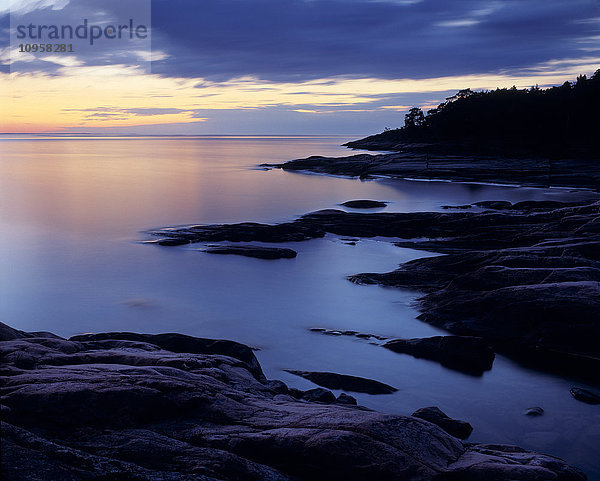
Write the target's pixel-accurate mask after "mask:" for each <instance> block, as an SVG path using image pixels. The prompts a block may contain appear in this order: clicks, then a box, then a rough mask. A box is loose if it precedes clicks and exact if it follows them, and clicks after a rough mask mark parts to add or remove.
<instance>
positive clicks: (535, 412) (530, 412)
mask: <svg viewBox="0 0 600 481" xmlns="http://www.w3.org/2000/svg"><path fill="white" fill-rule="evenodd" d="M543 414H544V410H543V409H542V408H541V407H539V406H535V407H532V408H527V409H526V410H525V416H532V417H537V416H543Z"/></svg>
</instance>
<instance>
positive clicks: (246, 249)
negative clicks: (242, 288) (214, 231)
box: [202, 245, 298, 259]
mask: <svg viewBox="0 0 600 481" xmlns="http://www.w3.org/2000/svg"><path fill="white" fill-rule="evenodd" d="M202 252H206V253H208V254H222V255H238V256H245V257H255V258H257V259H293V258H294V257H296V256H297V255H298V253H297V252H296V251H294V250H292V249H281V248H277V247H262V246H253V245H240V246H218V247H209V248H208V249H204V250H203V251H202Z"/></svg>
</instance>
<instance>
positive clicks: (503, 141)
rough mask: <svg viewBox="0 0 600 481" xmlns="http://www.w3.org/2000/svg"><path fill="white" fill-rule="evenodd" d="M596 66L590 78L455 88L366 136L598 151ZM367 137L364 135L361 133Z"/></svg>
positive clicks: (532, 150)
mask: <svg viewBox="0 0 600 481" xmlns="http://www.w3.org/2000/svg"><path fill="white" fill-rule="evenodd" d="M599 113H600V70H597V71H596V72H595V73H594V74H593V75H592V76H591V77H590V78H588V77H586V76H585V75H580V76H579V77H577V80H576V81H574V82H565V83H564V84H562V85H560V86H556V87H550V88H546V89H541V88H539V87H538V86H534V87H531V88H529V89H517V88H516V87H512V88H503V89H500V88H498V89H496V90H490V91H480V92H475V91H472V90H471V89H464V90H460V91H459V92H458V93H456V95H453V96H452V97H448V98H447V99H446V101H445V102H442V103H441V104H440V105H438V106H437V107H436V108H434V109H432V110H429V111H428V112H427V114H425V113H424V112H423V111H422V110H421V109H420V108H419V107H413V108H411V109H410V110H409V111H408V113H407V114H406V115H405V121H404V126H403V127H401V128H399V129H395V130H387V131H386V132H383V133H382V134H378V135H377V136H372V137H370V138H369V139H370V141H371V142H373V141H375V142H377V141H378V140H381V141H382V142H385V143H387V144H389V143H390V142H392V143H393V142H397V143H399V144H401V143H403V142H405V143H406V142H413V143H414V142H424V143H443V144H449V145H452V144H454V145H456V146H461V147H463V148H464V149H466V150H475V151H490V152H495V153H498V152H506V153H522V154H526V155H528V154H543V155H548V156H557V157H561V156H583V157H589V156H598V154H599V153H600V122H599V121H598V119H599V117H598V115H599ZM365 140H367V139H365Z"/></svg>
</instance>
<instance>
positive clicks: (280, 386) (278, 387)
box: [264, 380, 289, 394]
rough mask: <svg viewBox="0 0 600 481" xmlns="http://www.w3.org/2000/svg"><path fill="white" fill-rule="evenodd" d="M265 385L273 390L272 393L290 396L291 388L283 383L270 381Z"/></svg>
mask: <svg viewBox="0 0 600 481" xmlns="http://www.w3.org/2000/svg"><path fill="white" fill-rule="evenodd" d="M264 384H265V386H267V387H268V388H269V389H271V391H273V392H275V393H277V394H288V393H289V388H288V387H287V385H286V384H285V383H284V382H282V381H277V380H269V381H265V383H264Z"/></svg>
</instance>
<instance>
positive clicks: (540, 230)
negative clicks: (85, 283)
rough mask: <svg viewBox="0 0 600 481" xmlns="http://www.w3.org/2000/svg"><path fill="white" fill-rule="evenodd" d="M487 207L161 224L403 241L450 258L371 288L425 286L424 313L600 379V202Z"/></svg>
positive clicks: (524, 356)
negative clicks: (273, 221) (270, 221)
mask: <svg viewBox="0 0 600 481" xmlns="http://www.w3.org/2000/svg"><path fill="white" fill-rule="evenodd" d="M489 205H491V206H493V207H495V208H494V209H488V210H485V211H483V212H465V211H464V209H460V211H459V212H441V213H440V212H417V213H386V212H383V213H370V214H364V213H348V212H344V211H339V210H323V211H319V212H313V213H310V214H306V215H304V216H302V217H300V218H299V219H297V220H295V221H293V222H287V223H283V224H276V225H268V224H257V223H241V224H227V225H201V226H189V227H182V228H169V229H161V230H158V231H154V232H152V234H154V235H155V236H157V237H159V238H158V239H157V240H155V241H154V242H156V243H158V244H160V245H181V244H187V243H195V242H214V241H227V242H240V241H243V242H251V241H261V242H274V243H276V242H289V241H303V240H309V239H314V238H320V237H323V236H325V235H326V234H328V233H329V234H337V235H340V236H351V237H355V238H360V237H375V236H384V237H390V238H395V239H396V244H397V245H398V246H401V247H410V248H414V249H423V250H427V251H434V252H441V253H444V254H445V255H443V256H437V257H428V258H423V259H417V260H414V261H412V262H409V263H407V264H404V265H402V266H400V267H399V268H398V269H397V270H395V271H393V272H390V273H386V274H379V273H364V274H356V275H353V276H351V277H350V280H351V281H353V282H356V283H362V284H380V285H386V286H394V287H404V288H411V289H418V290H421V291H423V292H424V297H422V298H421V300H420V308H421V310H422V314H421V316H420V319H421V320H423V321H425V322H428V323H430V324H433V325H435V326H438V327H442V328H444V329H445V330H447V331H449V332H450V333H452V334H455V335H458V336H475V337H480V338H483V339H485V340H486V341H487V342H488V343H490V344H491V345H492V346H493V347H494V349H496V350H497V351H499V352H503V353H506V354H509V355H511V356H513V357H516V358H519V359H520V360H522V361H524V362H529V363H534V364H536V365H538V366H539V367H542V368H544V369H549V370H557V371H567V372H569V373H570V374H572V375H575V376H583V377H586V376H588V377H590V376H594V373H595V372H597V369H598V368H599V367H600V347H599V346H598V343H597V342H596V341H595V340H596V339H598V338H599V337H600V322H599V319H598V315H597V313H598V312H600V202H598V201H596V202H581V203H559V202H522V203H518V204H515V205H511V204H510V203H508V205H507V203H496V202H492V203H489Z"/></svg>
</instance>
